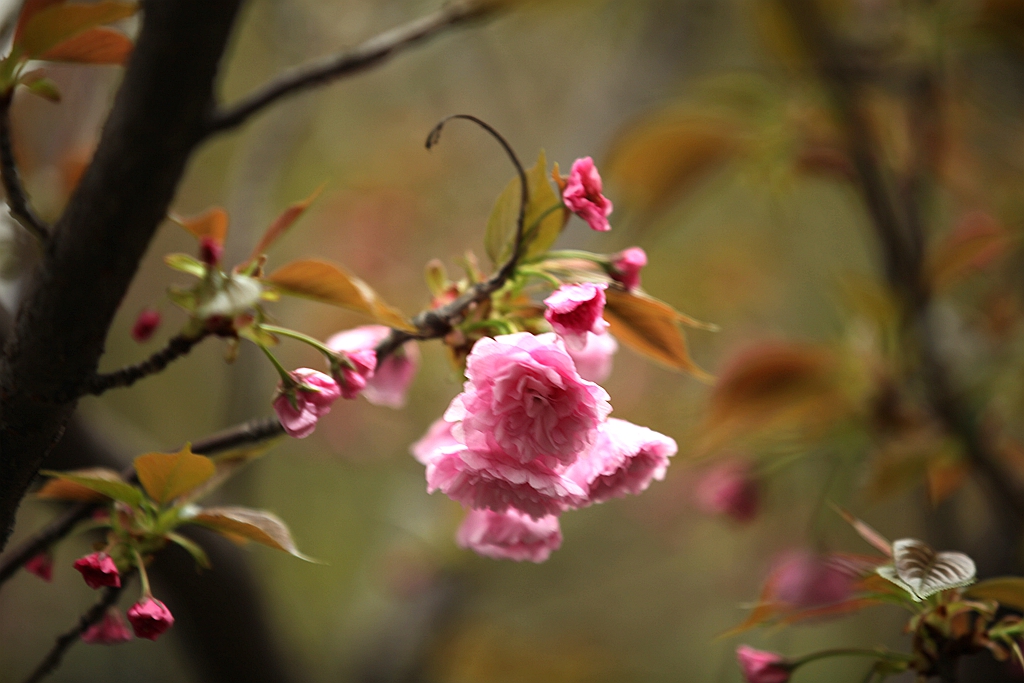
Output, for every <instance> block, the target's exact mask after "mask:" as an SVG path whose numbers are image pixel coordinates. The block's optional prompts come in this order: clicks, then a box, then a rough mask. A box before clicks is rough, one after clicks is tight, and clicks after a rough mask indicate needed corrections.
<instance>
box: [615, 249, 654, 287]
mask: <svg viewBox="0 0 1024 683" xmlns="http://www.w3.org/2000/svg"><path fill="white" fill-rule="evenodd" d="M646 265H647V252H645V251H644V250H643V249H641V248H640V247H630V248H629V249H626V250H624V251H620V252H619V253H618V254H615V255H614V256H612V272H611V276H612V279H614V280H615V281H616V282H619V283H621V284H622V286H623V287H625V288H626V290H627V291H630V292H632V291H633V290H634V289H636V288H637V287H639V286H640V269H641V268H643V267H644V266H646Z"/></svg>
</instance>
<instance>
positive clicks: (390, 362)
mask: <svg viewBox="0 0 1024 683" xmlns="http://www.w3.org/2000/svg"><path fill="white" fill-rule="evenodd" d="M390 332H391V330H390V328H387V327H385V326H383V325H363V326H362V327H356V328H354V329H351V330H346V331H344V332H339V333H338V334H336V335H334V336H333V337H331V338H330V339H328V340H327V346H328V347H330V348H331V349H332V350H334V351H343V352H345V353H346V354H353V353H355V352H357V351H364V350H367V349H369V350H372V349H374V348H375V347H376V346H377V344H379V343H380V342H381V341H382V340H383V339H384V338H385V337H387V336H388V333H390ZM349 357H350V358H351V355H350V356H349ZM376 359H377V357H376V352H375V353H374V362H376ZM419 361H420V351H419V347H417V346H416V342H407V343H406V344H405V345H403V346H401V347H400V348H399V349H397V350H396V351H395V352H394V353H392V354H391V355H390V356H388V357H387V358H385V359H384V362H382V363H381V364H380V367H378V368H376V370H375V371H374V372H373V374H372V376H370V377H369V378H368V381H367V382H366V389H365V390H364V392H363V395H364V396H365V397H366V400H367V401H369V402H370V403H372V404H374V405H377V406H388V407H389V408H401V407H403V406H404V405H405V392H406V390H407V389H408V388H409V384H410V383H411V382H412V378H413V376H414V375H415V374H416V368H417V366H418V365H419ZM353 362H355V361H353ZM357 393H358V392H357ZM346 398H347V397H346Z"/></svg>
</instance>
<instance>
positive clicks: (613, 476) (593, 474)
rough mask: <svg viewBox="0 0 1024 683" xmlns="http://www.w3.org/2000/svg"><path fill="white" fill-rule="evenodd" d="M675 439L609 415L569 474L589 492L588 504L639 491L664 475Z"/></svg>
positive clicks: (675, 449)
mask: <svg viewBox="0 0 1024 683" xmlns="http://www.w3.org/2000/svg"><path fill="white" fill-rule="evenodd" d="M677 450H678V447H677V446H676V442H675V440H674V439H672V438H670V437H667V436H665V435H664V434H659V433H658V432H655V431H654V430H651V429H648V428H647V427H640V426H639V425H635V424H633V423H631V422H627V421H626V420H619V419H617V418H614V417H612V418H608V421H607V422H605V423H604V424H602V425H601V428H600V431H599V434H598V437H597V440H596V441H595V442H594V446H593V447H592V448H591V449H590V451H589V452H588V453H587V454H586V455H585V456H584V457H581V458H580V459H579V460H577V461H576V463H575V464H574V465H573V466H572V467H570V468H569V470H568V471H567V472H566V476H568V477H569V478H570V479H572V480H573V481H575V482H576V483H577V484H579V485H580V486H581V487H582V488H584V489H585V490H586V491H587V504H593V503H603V502H604V501H606V500H609V499H610V498H619V497H622V496H625V495H626V494H629V493H632V494H637V493H640V492H641V491H643V490H645V489H646V488H647V487H648V486H650V483H651V481H653V480H655V479H657V480H659V481H660V480H662V479H664V478H665V471H666V469H668V459H669V458H670V457H672V456H673V455H675V454H676V452H677Z"/></svg>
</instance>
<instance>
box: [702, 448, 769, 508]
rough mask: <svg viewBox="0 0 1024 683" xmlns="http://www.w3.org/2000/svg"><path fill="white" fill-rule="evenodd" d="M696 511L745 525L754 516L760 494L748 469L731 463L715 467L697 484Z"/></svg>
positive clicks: (746, 466) (740, 464) (739, 463)
mask: <svg viewBox="0 0 1024 683" xmlns="http://www.w3.org/2000/svg"><path fill="white" fill-rule="evenodd" d="M695 494H696V502H697V507H698V508H699V509H701V510H702V511H704V512H706V513H707V514H710V515H726V516H728V517H732V518H733V519H734V520H736V521H737V522H749V521H751V520H753V519H754V517H755V516H756V515H757V511H758V508H759V505H760V492H759V490H758V485H757V480H756V479H754V478H753V477H752V476H751V474H750V467H749V466H748V465H747V464H746V463H743V462H738V461H731V462H724V463H720V464H718V465H716V466H715V467H713V468H712V469H710V470H708V471H707V472H706V473H704V476H703V477H701V479H700V481H699V482H698V483H697V490H696V492H695Z"/></svg>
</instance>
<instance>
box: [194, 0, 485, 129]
mask: <svg viewBox="0 0 1024 683" xmlns="http://www.w3.org/2000/svg"><path fill="white" fill-rule="evenodd" d="M499 4H500V3H499V2H497V1H496V0H475V1H472V0H470V1H456V2H451V3H449V4H448V5H446V6H445V7H443V8H442V9H440V10H438V11H437V12H434V13H433V14H428V15H427V16H425V17H422V18H420V19H416V20H415V21H412V22H410V23H408V24H406V25H404V26H399V27H397V28H393V29H391V30H390V31H386V32H385V33H382V34H380V35H379V36H377V37H375V38H371V39H370V40H368V41H366V42H365V43H363V44H362V45H360V46H358V47H356V48H355V49H353V50H351V51H350V52H342V53H340V54H338V55H334V56H331V57H327V58H326V59H322V60H320V61H317V62H313V63H312V64H307V65H305V66H301V67H298V68H296V69H294V70H292V71H290V72H288V73H286V74H284V75H282V76H281V77H279V78H278V79H277V80H275V81H272V82H271V83H269V84H267V85H266V86H264V87H263V88H261V89H260V90H257V91H256V92H254V93H252V94H251V95H249V96H248V97H246V98H244V99H242V100H241V101H239V102H238V103H236V104H234V105H232V106H230V107H227V108H226V109H223V110H220V111H218V112H215V113H213V114H212V115H211V116H210V119H209V121H208V122H207V126H206V134H207V135H213V134H216V133H220V132H223V131H225V130H230V129H232V128H236V127H238V126H240V125H242V124H243V123H245V122H246V121H248V120H249V118H250V117H251V116H253V115H254V114H257V113H259V112H260V111H262V110H263V109H264V108H266V107H268V106H270V105H272V104H274V103H275V102H277V101H278V100H280V99H282V98H285V97H289V96H291V95H294V94H297V93H300V92H302V91H304V90H309V89H311V88H315V87H317V86H321V85H325V84H327V83H330V82H331V81H334V80H337V79H339V78H341V77H343V76H348V75H351V74H354V73H358V72H360V71H363V70H365V69H368V68H370V67H372V66H375V65H377V64H378V63H380V62H382V61H384V60H385V59H387V58H389V57H391V56H392V55H394V54H397V53H398V52H400V51H402V50H404V49H405V48H408V47H411V46H413V45H416V44H417V43H420V42H423V41H424V40H427V39H428V38H431V37H433V36H435V35H437V34H439V33H441V32H443V31H445V30H446V29H449V28H453V27H455V26H458V25H460V24H464V23H466V22H468V21H470V20H473V19H478V18H481V17H484V16H486V15H488V14H491V13H492V12H494V11H495V10H496V9H497V7H498V5H499Z"/></svg>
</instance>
